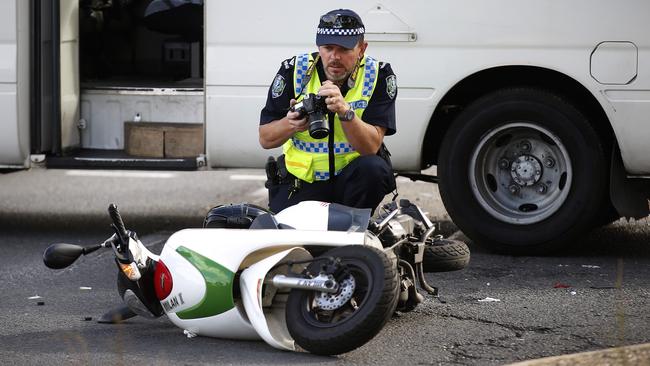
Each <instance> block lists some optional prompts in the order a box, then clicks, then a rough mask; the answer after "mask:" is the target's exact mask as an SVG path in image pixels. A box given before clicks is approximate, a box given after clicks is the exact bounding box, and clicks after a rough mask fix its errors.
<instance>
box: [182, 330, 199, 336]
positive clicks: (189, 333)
mask: <svg viewBox="0 0 650 366" xmlns="http://www.w3.org/2000/svg"><path fill="white" fill-rule="evenodd" d="M183 334H185V335H186V336H187V338H194V337H196V333H192V332H190V331H189V330H187V329H184V330H183Z"/></svg>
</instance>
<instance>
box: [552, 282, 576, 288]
mask: <svg viewBox="0 0 650 366" xmlns="http://www.w3.org/2000/svg"><path fill="white" fill-rule="evenodd" d="M571 287H572V286H571V285H567V284H566V283H562V282H556V283H555V285H553V288H571Z"/></svg>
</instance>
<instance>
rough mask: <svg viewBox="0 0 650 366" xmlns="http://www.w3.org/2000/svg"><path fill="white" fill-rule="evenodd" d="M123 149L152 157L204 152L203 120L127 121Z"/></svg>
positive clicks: (187, 156)
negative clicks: (168, 121)
mask: <svg viewBox="0 0 650 366" xmlns="http://www.w3.org/2000/svg"><path fill="white" fill-rule="evenodd" d="M124 151H126V153H127V154H129V155H133V156H139V157H149V158H191V157H196V156H199V155H200V154H203V153H204V151H205V147H204V141H203V125H202V124H200V123H165V122H124Z"/></svg>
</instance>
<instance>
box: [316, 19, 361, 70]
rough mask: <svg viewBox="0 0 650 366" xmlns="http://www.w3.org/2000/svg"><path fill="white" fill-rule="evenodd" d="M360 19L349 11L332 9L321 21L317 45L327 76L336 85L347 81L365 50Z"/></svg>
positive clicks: (317, 33) (317, 32)
mask: <svg viewBox="0 0 650 366" xmlns="http://www.w3.org/2000/svg"><path fill="white" fill-rule="evenodd" d="M364 33H365V27H364V26H363V22H362V21H361V17H359V15H358V14H357V13H355V12H354V11H352V10H349V9H338V10H332V11H330V12H328V13H327V14H325V15H323V16H322V17H321V18H320V22H319V23H318V29H317V31H316V45H317V46H318V52H319V53H320V56H321V59H322V60H323V66H324V69H325V75H327V78H328V79H329V80H331V81H334V82H341V81H344V80H346V79H347V77H348V76H349V75H350V73H351V72H352V71H354V69H355V66H356V64H357V62H359V61H360V60H361V59H362V58H363V55H364V52H365V51H366V47H367V46H368V43H366V42H365V40H364V37H363V35H364Z"/></svg>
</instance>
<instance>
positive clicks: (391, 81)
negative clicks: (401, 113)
mask: <svg viewBox="0 0 650 366" xmlns="http://www.w3.org/2000/svg"><path fill="white" fill-rule="evenodd" d="M314 56H315V54H314ZM295 61H296V60H295V57H292V58H290V59H286V60H284V61H283V62H282V65H281V66H280V70H278V73H277V75H276V76H275V78H274V79H273V83H272V84H271V87H270V88H269V93H268V96H267V98H266V106H265V107H264V108H263V109H262V113H261V116H260V125H264V124H267V123H269V122H272V121H276V120H279V119H282V118H284V117H285V116H286V115H287V111H288V110H289V102H290V100H291V99H297V98H296V96H295V93H294V88H293V70H294V65H295ZM316 67H317V68H319V69H320V70H318V71H321V72H320V74H321V75H323V74H324V73H323V72H322V68H323V64H322V61H321V60H318V63H317V64H316ZM361 67H363V65H362V66H361ZM313 72H314V73H316V72H317V70H314V71H313ZM347 89H348V88H347V85H346V83H344V86H343V87H342V90H341V94H343V93H345V92H347ZM343 95H344V96H345V94H343ZM396 97H397V86H396V83H395V74H394V73H393V69H391V67H390V64H389V63H384V62H380V63H379V72H378V77H377V85H376V87H375V90H374V91H373V93H372V96H371V97H370V101H368V106H367V107H366V109H365V110H364V111H363V115H362V116H361V119H362V120H363V121H364V122H366V123H368V124H371V125H375V126H380V127H385V128H386V135H387V136H388V135H392V134H394V133H395V132H396V130H395V98H396Z"/></svg>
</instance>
